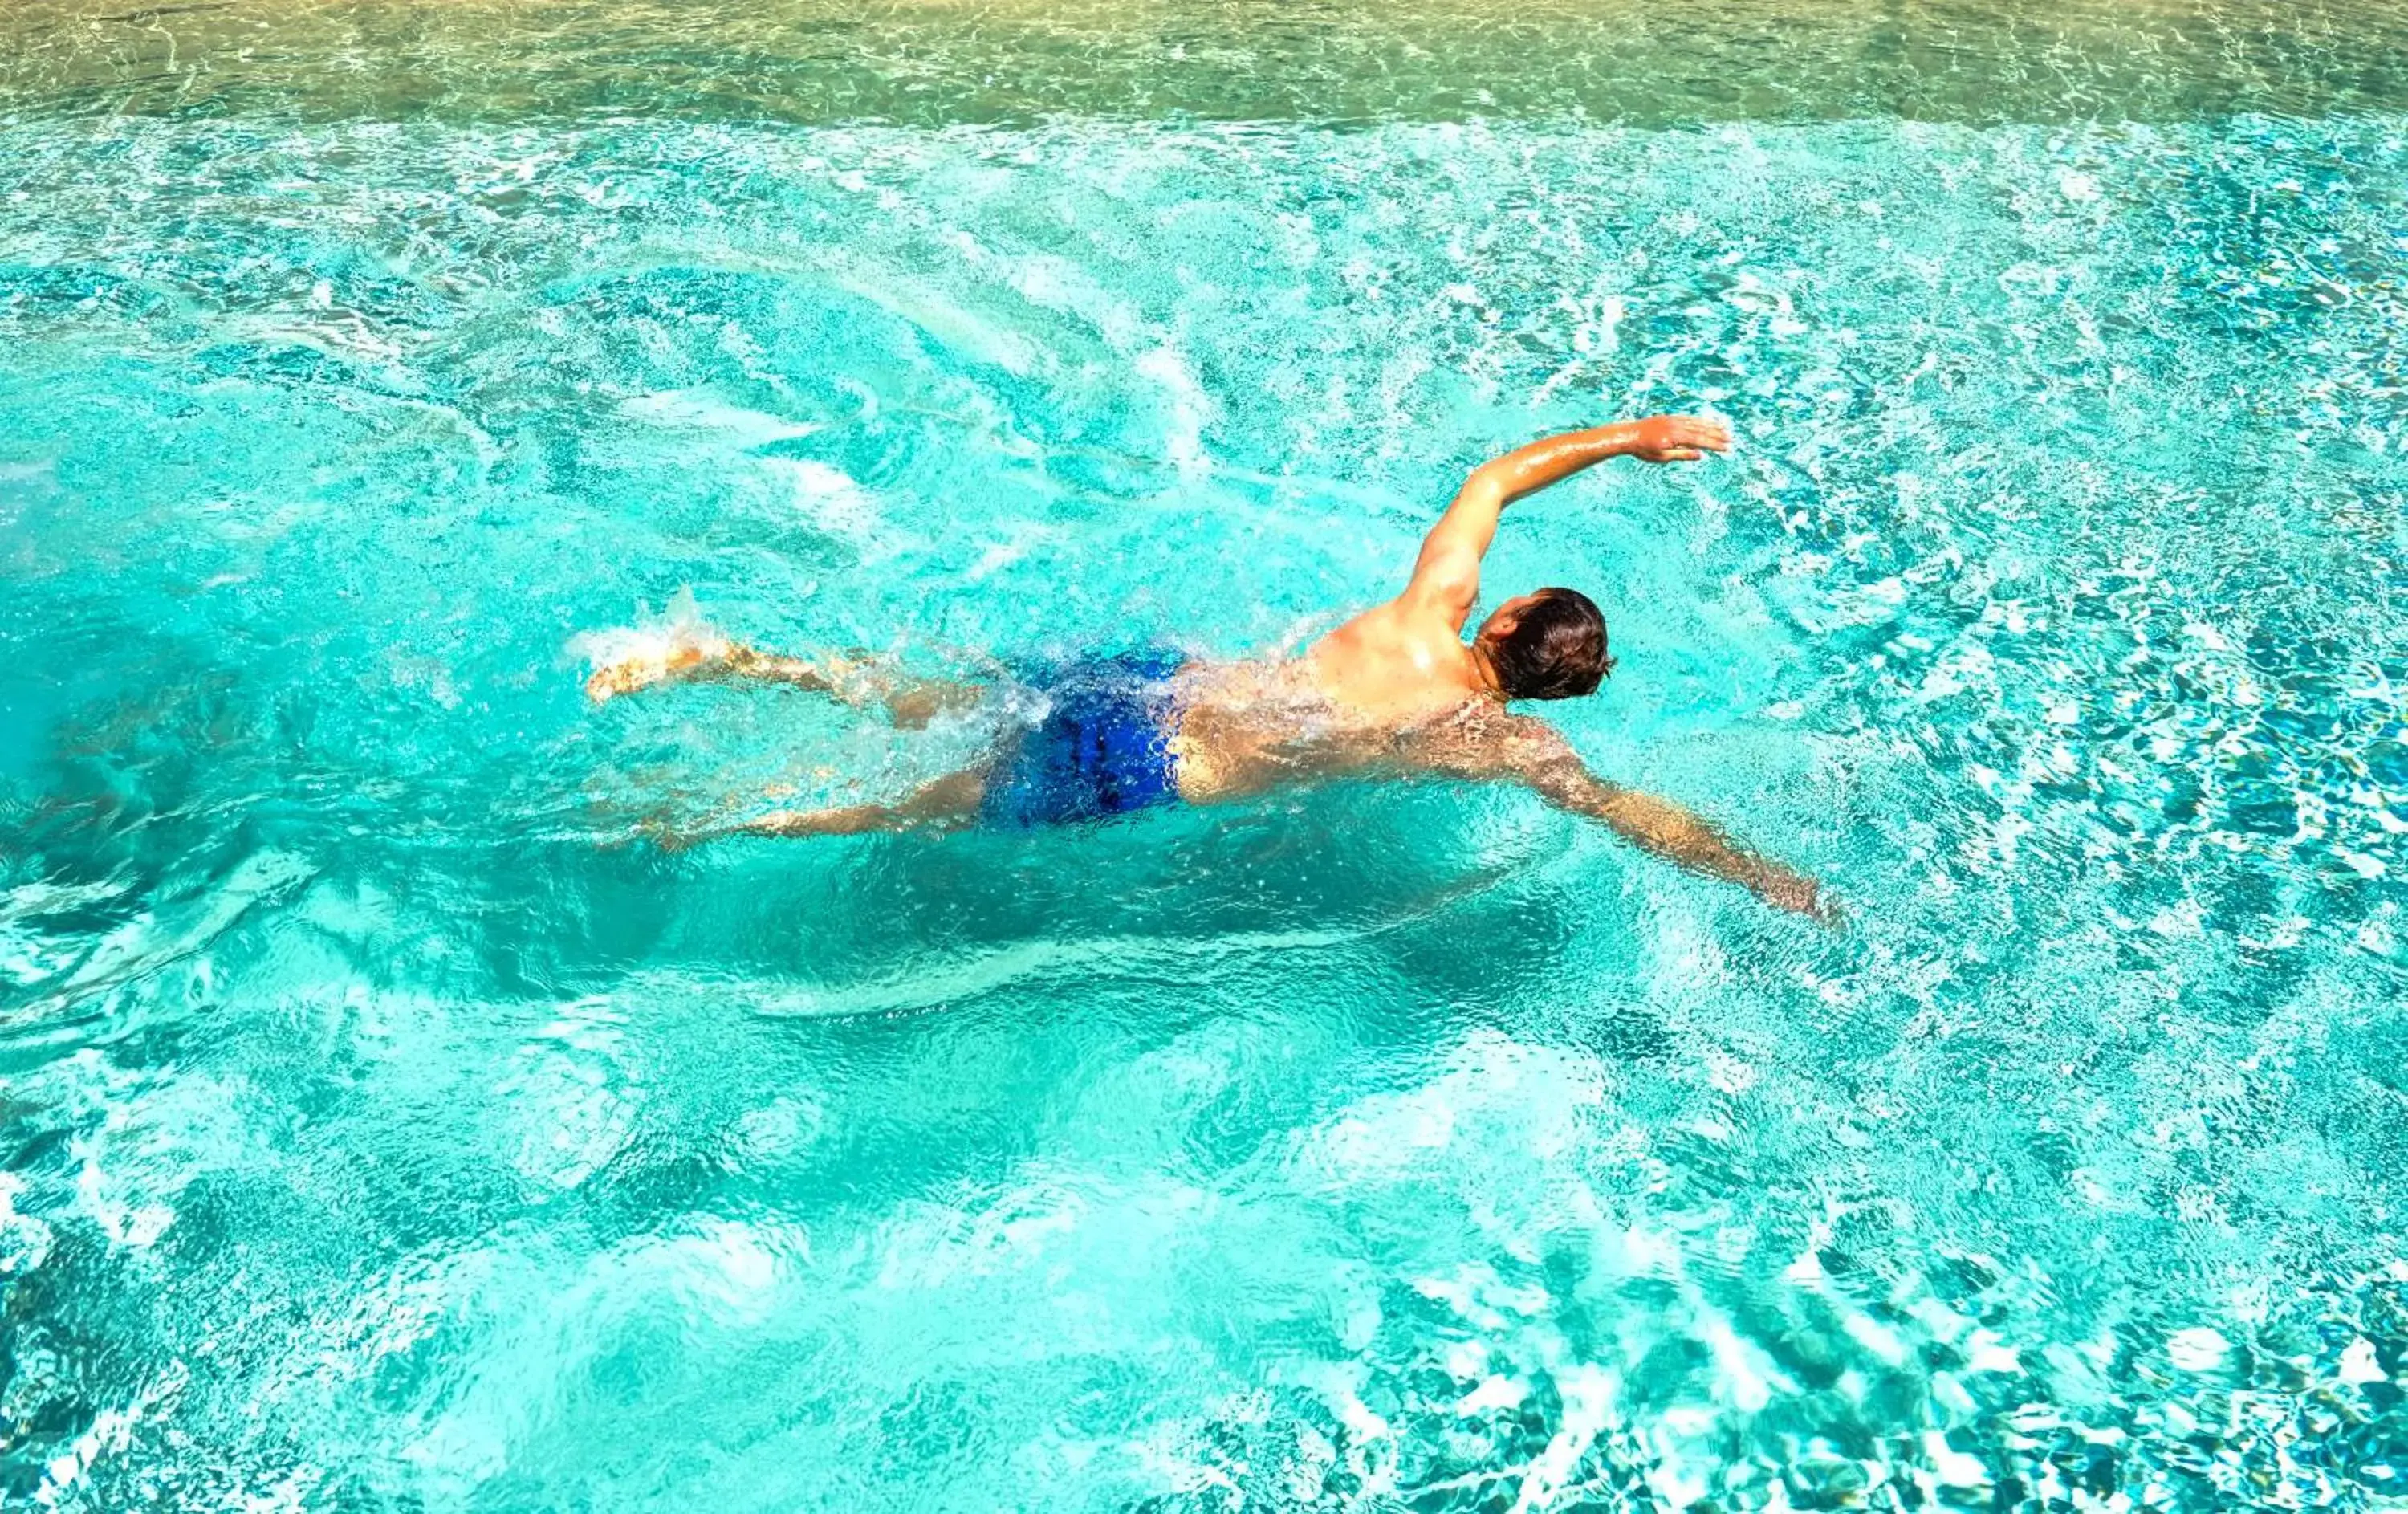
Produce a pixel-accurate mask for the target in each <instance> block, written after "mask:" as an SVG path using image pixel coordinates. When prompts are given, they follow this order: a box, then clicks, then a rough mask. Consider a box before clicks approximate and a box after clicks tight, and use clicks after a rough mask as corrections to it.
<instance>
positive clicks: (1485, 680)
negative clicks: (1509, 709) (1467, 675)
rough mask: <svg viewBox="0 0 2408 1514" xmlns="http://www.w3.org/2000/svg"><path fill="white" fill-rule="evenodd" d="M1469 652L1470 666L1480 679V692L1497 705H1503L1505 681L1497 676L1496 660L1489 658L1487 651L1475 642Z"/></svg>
mask: <svg viewBox="0 0 2408 1514" xmlns="http://www.w3.org/2000/svg"><path fill="white" fill-rule="evenodd" d="M1470 650H1471V666H1472V669H1473V670H1474V671H1475V672H1476V673H1477V674H1478V675H1479V678H1480V692H1481V693H1483V694H1485V695H1487V696H1488V697H1489V698H1490V699H1495V700H1496V701H1497V702H1498V703H1499V704H1502V703H1504V702H1505V681H1504V680H1503V679H1502V678H1499V677H1498V675H1497V663H1496V660H1495V659H1494V658H1492V657H1490V656H1489V655H1488V649H1487V648H1486V647H1484V646H1482V645H1481V644H1480V643H1479V642H1472V643H1471V648H1470Z"/></svg>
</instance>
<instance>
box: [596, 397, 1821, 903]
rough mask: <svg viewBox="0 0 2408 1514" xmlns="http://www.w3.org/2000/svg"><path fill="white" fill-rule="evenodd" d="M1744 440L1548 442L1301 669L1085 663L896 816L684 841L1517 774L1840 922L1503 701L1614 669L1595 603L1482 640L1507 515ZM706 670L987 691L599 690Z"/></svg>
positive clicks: (923, 696) (909, 694)
mask: <svg viewBox="0 0 2408 1514" xmlns="http://www.w3.org/2000/svg"><path fill="white" fill-rule="evenodd" d="M1729 446H1730V431H1729V428H1728V427H1727V426H1725V425H1723V424H1722V423H1721V422H1719V421H1713V420H1705V419H1700V418H1698V417H1695V416H1687V415H1658V416H1653V417H1651V418H1649V419H1646V420H1642V421H1629V422H1625V423H1623V424H1620V425H1605V426H1598V427H1595V428H1593V429H1590V430H1586V431H1574V432H1570V433H1569V434H1566V435H1563V436H1557V437H1550V438H1548V439H1546V440H1542V441H1534V442H1532V443H1530V444H1529V445H1528V446H1527V447H1523V448H1520V449H1519V450H1517V451H1514V452H1511V453H1508V454H1505V455H1504V456H1502V457H1499V458H1498V459H1496V460H1495V461H1494V462H1490V463H1487V464H1484V465H1483V466H1482V467H1481V468H1479V469H1476V470H1475V471H1474V472H1473V473H1472V475H1471V476H1470V477H1469V479H1467V480H1465V481H1464V484H1463V488H1462V491H1461V492H1460V493H1458V494H1457V495H1456V496H1455V502H1454V503H1453V504H1452V505H1450V506H1448V507H1447V511H1446V513H1445V514H1444V515H1443V516H1441V518H1440V520H1439V523H1438V525H1437V526H1436V527H1434V528H1433V529H1432V530H1431V531H1430V533H1429V536H1428V538H1427V539H1426V541H1423V543H1422V550H1421V555H1420V556H1419V557H1418V558H1416V559H1415V560H1414V563H1413V574H1412V581H1411V582H1409V583H1408V584H1406V585H1405V590H1404V592H1403V593H1402V594H1399V595H1398V596H1397V597H1396V598H1393V599H1391V600H1389V601H1388V602H1387V603H1385V604H1383V605H1379V606H1377V607H1375V608H1373V609H1370V610H1367V611H1365V612H1363V613H1361V614H1358V615H1356V616H1355V618H1354V619H1352V620H1349V621H1348V622H1346V623H1345V624H1344V625H1342V626H1340V627H1338V628H1337V629H1336V630H1334V631H1332V632H1330V633H1329V634H1328V635H1327V636H1325V637H1323V638H1322V639H1321V640H1320V641H1318V642H1314V643H1313V644H1312V646H1311V647H1310V648H1308V649H1307V650H1306V651H1305V653H1304V654H1303V656H1298V657H1294V658H1288V659H1279V660H1262V661H1245V662H1210V661H1204V660H1201V659H1196V658H1189V657H1185V656H1181V655H1179V654H1176V653H1142V654H1125V655H1121V656H1106V657H1097V658H1091V659H1086V660H1082V661H1079V662H1074V663H1071V664H1068V665H1067V666H1063V667H1058V668H1055V669H1053V670H1050V671H1048V672H1047V673H1045V674H1043V675H1042V676H1040V677H1039V678H1038V679H1037V680H1035V682H1036V683H1037V684H1038V685H1039V692H1040V693H1042V694H1043V695H1044V697H1045V709H1044V714H1042V716H1041V717H1040V718H1039V719H1038V720H1037V721H1036V722H1035V723H1034V724H1029V725H1024V726H1023V727H1022V728H1019V729H1017V730H1015V731H1014V732H1013V733H1012V734H1011V737H1010V738H1009V739H1007V741H1006V742H1005V743H1003V744H1002V745H1001V746H1000V747H999V748H998V749H997V750H996V752H995V753H994V754H992V756H991V757H989V758H988V759H987V760H986V761H984V762H982V763H981V764H979V765H978V766H975V767H971V768H966V769H963V770H962V771H958V772H953V773H949V774H947V775H946V776H944V777H941V778H939V779H937V780H936V781H934V782H933V783H929V784H926V785H925V786H922V787H920V788H919V789H917V790H915V791H914V792H912V793H911V794H910V795H908V796H906V797H905V798H903V799H901V800H897V801H896V802H894V803H889V804H853V805H845V806H841V807H839V808H832V809H820V810H781V811H777V812H774V813H771V814H768V815H757V816H754V817H753V818H751V819H747V820H743V821H738V822H733V823H729V824H726V825H723V826H719V827H716V828H714V829H708V830H704V831H700V832H688V833H684V834H678V835H670V836H667V837H665V838H664V839H666V840H668V841H670V842H672V843H687V842H693V841H698V840H707V839H710V837H712V836H718V835H733V834H742V833H750V834H755V835H769V836H823V835H851V834H855V833H859V832H862V831H871V830H902V829H916V828H931V829H933V828H940V827H948V826H962V825H968V824H971V823H973V822H977V821H985V822H987V823H990V824H996V825H1005V826H1036V825H1053V824H1061V823H1066V822H1070V821H1079V820H1091V819H1097V818H1099V817H1101V816H1104V815H1119V814H1125V813H1126V812H1128V811H1132V810H1140V809H1145V808H1147V807H1149V806H1152V805H1156V804H1169V803H1187V804H1217V803H1223V802H1226V801H1228V800H1241V799H1246V798H1249V797H1251V796H1254V795H1258V794H1261V793H1264V792H1266V791H1268V790H1269V789H1272V788H1276V787H1280V786H1284V785H1289V784H1295V783H1300V782H1311V781H1314V780H1319V779H1330V778H1340V777H1377V776H1386V777H1404V776H1412V775H1438V776H1442V777H1448V778H1455V779H1460V780H1465V781H1469V782H1475V783H1480V782H1498V781H1503V782H1511V783H1519V784H1522V785H1525V786H1527V787H1529V788H1531V789H1533V790H1535V791H1536V792H1537V793H1538V794H1539V796H1540V797H1541V798H1542V799H1544V800H1547V801H1548V802H1549V803H1551V804H1554V805H1555V806H1557V807H1558V808H1561V809H1565V810H1569V811H1570V812H1571V813H1573V814H1575V815H1586V816H1588V817H1589V818H1591V819H1594V820H1600V821H1603V822H1604V823H1605V824H1606V825H1607V826H1609V827H1611V828H1613V830H1614V831H1615V832H1616V833H1617V834H1619V835H1621V836H1622V837H1623V838H1624V839H1626V840H1627V841H1629V842H1631V843H1633V844H1636V845H1638V846H1640V847H1641V848H1643V849H1645V850H1647V851H1649V852H1652V853H1654V854H1656V856H1658V857H1662V858H1669V859H1670V860H1671V861H1674V862H1677V863H1679V864H1680V865H1681V866H1683V867H1685V868H1688V869H1690V870H1692V871H1694V872H1701V873H1705V874H1707V875H1708V876H1711V877H1715V878H1721V879H1724V880H1726V881H1727V882H1730V883H1735V884H1738V885H1740V886H1741V887H1745V888H1747V889H1749V890H1751V891H1752V892H1754V893H1755V894H1756V897H1758V898H1759V899H1762V900H1764V901H1766V902H1767V903H1770V904H1773V905H1776V906H1778V907H1780V908H1782V909H1787V910H1794V911H1797V912H1798V913H1799V914H1802V915H1808V916H1813V917H1815V918H1817V919H1820V920H1823V921H1825V922H1826V923H1831V922H1833V921H1835V920H1836V918H1837V913H1836V911H1835V910H1833V909H1832V908H1831V906H1830V905H1829V903H1828V901H1826V900H1825V899H1824V898H1823V897H1822V894H1821V892H1820V890H1819V888H1818V887H1817V886H1816V884H1815V882H1814V880H1813V879H1812V878H1808V877H1805V876H1803V875H1802V874H1799V873H1798V872H1792V871H1790V870H1789V869H1787V868H1785V867H1783V866H1782V865H1781V864H1779V863H1777V862H1774V861H1771V860H1770V859H1768V858H1763V857H1759V856H1757V855H1756V853H1754V852H1751V851H1749V850H1747V849H1746V848H1744V847H1742V846H1740V845H1738V844H1735V843H1733V842H1732V841H1731V840H1730V839H1729V838H1727V837H1726V836H1725V835H1724V834H1723V833H1722V832H1721V831H1720V830H1718V829H1715V828H1714V827H1713V826H1712V825H1710V824H1708V823H1707V822H1706V821H1704V820H1702V819H1700V818H1699V817H1698V816H1697V815H1692V814H1690V813H1689V812H1688V811H1687V810H1684V809H1683V808H1681V807H1680V806H1679V805H1677V804H1673V803H1671V802H1670V801H1669V800H1660V799H1656V798H1654V797H1652V796H1649V795H1646V794H1641V793H1638V792H1635V791H1633V790H1631V789H1627V788H1622V787H1618V786H1615V785H1613V784H1610V783H1607V782H1606V781H1605V780H1603V779H1601V778H1598V776H1596V775H1595V774H1593V773H1591V772H1590V771H1588V770H1587V768H1586V767H1585V766H1584V765H1583V763H1582V762H1581V759H1580V757H1579V756H1578V754H1576V753H1574V752H1573V750H1572V748H1571V746H1570V743H1567V742H1566V741H1565V740H1564V739H1563V737H1562V736H1561V735H1559V734H1558V733H1557V732H1556V731H1555V728H1554V727H1552V726H1550V725H1548V724H1547V723H1546V722H1544V721H1541V720H1537V719H1533V718H1531V717H1529V716H1527V715H1519V714H1512V713H1510V712H1509V710H1508V708H1507V706H1508V705H1509V704H1510V703H1511V702H1512V701H1514V700H1518V699H1571V698H1575V697H1577V696H1580V695H1585V694H1592V693H1595V692H1596V691H1597V687H1598V683H1599V682H1600V681H1602V680H1603V679H1604V677H1605V676H1606V674H1607V673H1609V672H1611V671H1612V670H1613V658H1612V657H1611V656H1608V655H1607V653H1606V636H1605V617H1604V616H1603V615H1602V614H1600V613H1598V608H1597V606H1596V605H1595V604H1594V603H1592V602H1590V600H1589V599H1588V598H1587V597H1586V596H1584V595H1582V594H1579V593H1576V592H1574V591H1573V590H1570V589H1541V590H1539V591H1538V592H1537V593H1535V594H1526V595H1523V596H1521V597H1520V598H1513V599H1508V600H1506V601H1505V602H1504V603H1503V604H1501V605H1499V606H1498V607H1497V609H1496V611H1495V612H1494V613H1491V614H1490V615H1489V617H1488V618H1487V619H1486V620H1485V621H1484V622H1483V623H1482V624H1481V627H1480V629H1479V631H1478V633H1477V634H1476V635H1475V636H1474V637H1473V638H1472V640H1471V641H1470V642H1469V643H1468V644H1467V643H1466V642H1464V640H1463V625H1464V622H1465V620H1466V619H1468V618H1469V615H1470V613H1471V609H1472V605H1473V604H1474V602H1475V601H1477V600H1478V599H1479V598H1480V562H1481V559H1482V557H1484V555H1486V554H1487V551H1488V545H1489V543H1490V542H1491V541H1494V540H1495V539H1496V535H1497V523H1498V516H1499V515H1500V514H1501V513H1502V512H1503V511H1504V509H1505V507H1506V506H1507V505H1508V504H1511V503H1512V501H1514V500H1516V499H1519V498H1521V497H1523V496H1524V495H1527V494H1533V493H1536V492H1537V491H1539V490H1541V489H1543V488H1545V487H1547V485H1549V484H1551V483H1557V482H1559V481H1561V480H1563V479H1567V478H1570V476H1571V475H1572V474H1574V473H1577V472H1579V471H1581V470H1582V469H1585V468H1589V467H1592V466H1594V465H1595V464H1598V463H1601V462H1604V461H1605V460H1606V459H1607V458H1609V457H1637V458H1640V459H1641V460H1643V461H1646V462H1651V463H1670V462H1689V461H1695V460H1696V459H1698V458H1700V457H1703V456H1704V455H1705V454H1707V453H1708V452H1723V451H1726V450H1727V449H1728V447H1729ZM700 678H719V679H752V680H759V681H764V682H769V683H781V684H791V685H796V686H798V687H802V688H807V689H811V690H814V691H817V692H819V693H823V694H826V695H829V696H832V697H834V698H836V699H840V700H843V701H844V702H846V703H849V704H856V705H870V704H877V705H882V706H883V707H884V708H885V709H886V711H887V713H888V714H889V715H890V717H891V718H893V719H894V720H895V721H896V724H898V725H902V726H921V725H925V724H926V723H927V721H928V720H930V719H931V718H933V717H934V716H935V715H937V714H939V713H941V712H943V711H946V710H949V709H956V708H963V707H967V706H968V705H970V704H973V703H976V702H977V701H978V700H979V699H982V698H983V697H984V695H985V692H986V691H985V690H984V689H983V688H982V687H980V686H979V685H970V684H961V683H941V682H926V681H919V680H910V679H907V678H904V677H901V676H900V675H898V674H896V673H894V672H892V671H891V670H886V669H884V668H883V667H882V666H881V665H880V664H878V663H875V662H870V661H863V660H857V659H851V658H820V659H817V660H811V659H805V658H799V657H784V656H772V655H769V654H767V653H763V652H759V651H756V650H754V649H753V648H752V647H748V646H744V645H741V644H738V643H736V642H727V641H724V640H717V639H710V638H700V639H693V638H690V639H687V640H685V641H682V642H680V643H679V644H678V645H676V646H675V647H673V648H672V649H671V650H670V651H669V652H667V654H665V655H653V656H642V657H634V658H629V659H626V660H624V661H620V662H616V663H613V664H611V665H610V666H609V667H606V668H604V669H602V670H600V671H598V672H596V673H595V675H594V676H593V678H591V679H590V680H588V682H587V684H586V685H585V687H586V692H587V694H589V695H590V696H591V697H592V698H593V699H595V700H596V701H597V702H599V701H601V700H605V699H611V698H613V697H615V696H617V695H621V694H626V693H630V692H633V691H634V690H636V689H639V688H643V687H647V686H649V685H653V684H659V683H664V682H669V681H682V680H692V679H700Z"/></svg>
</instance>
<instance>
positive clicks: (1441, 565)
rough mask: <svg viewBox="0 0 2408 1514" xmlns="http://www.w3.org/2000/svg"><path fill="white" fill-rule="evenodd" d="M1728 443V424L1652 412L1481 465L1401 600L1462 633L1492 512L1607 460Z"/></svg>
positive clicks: (1692, 451) (1444, 518)
mask: <svg viewBox="0 0 2408 1514" xmlns="http://www.w3.org/2000/svg"><path fill="white" fill-rule="evenodd" d="M1729 446H1730V427H1728V426H1727V425H1724V424H1723V423H1722V422H1720V421H1715V420H1708V419H1705V418H1702V417H1699V416H1695V415H1653V416H1650V417H1648V418H1647V419H1646V420H1643V421H1623V422H1620V423H1618V424H1616V425H1600V426H1596V427H1593V428H1591V429H1589V430H1586V431H1570V432H1567V433H1565V434H1564V435H1562V436H1559V437H1549V438H1547V439H1546V440H1543V441H1533V442H1531V443H1530V444H1529V445H1528V446H1527V447H1518V448H1516V449H1514V450H1513V451H1512V452H1509V453H1507V454H1505V455H1504V456H1502V457H1499V458H1498V459H1497V460H1496V461H1494V462H1489V463H1483V464H1482V465H1481V466H1480V467H1479V468H1477V469H1473V470H1472V474H1471V477H1469V478H1468V479H1466V480H1464V482H1463V488H1462V490H1461V492H1460V493H1458V494H1456V495H1455V503H1453V504H1452V505H1449V506H1448V507H1447V510H1446V513H1445V514H1444V515H1441V517H1439V523H1438V525H1437V526H1434V527H1433V528H1432V529H1431V531H1430V534H1429V536H1428V537H1427V538H1426V540H1425V541H1423V542H1422V552H1421V555H1420V556H1419V557H1418V558H1416V559H1415V560H1414V562H1413V578H1412V583H1411V584H1408V585H1406V588H1405V592H1404V594H1403V595H1402V596H1401V598H1404V599H1407V600H1410V601H1413V602H1414V604H1415V606H1416V608H1420V609H1425V610H1427V611H1430V612H1432V613H1438V614H1441V615H1444V616H1445V617H1446V620H1447V624H1448V625H1450V626H1453V627H1455V629H1457V630H1461V629H1462V628H1463V623H1464V621H1465V619H1466V618H1467V617H1469V615H1470V613H1471V607H1472V605H1473V604H1474V603H1475V602H1477V601H1478V599H1479V598H1480V559H1481V558H1483V557H1484V556H1486V555H1487V554H1488V544H1489V543H1490V542H1491V541H1496V540H1497V517H1498V515H1500V514H1502V513H1503V512H1504V510H1505V507H1506V506H1507V505H1510V504H1512V502H1513V501H1514V500H1516V499H1519V498H1521V497H1523V496H1524V495H1526V494H1536V493H1537V492H1538V491H1539V490H1541V489H1543V488H1545V487H1546V486H1547V485H1548V484H1550V483H1558V482H1560V481H1561V480H1564V479H1568V478H1570V477H1571V476H1572V475H1573V474H1575V473H1577V472H1579V471H1580V470H1581V469H1584V468H1591V467H1594V466H1595V465H1597V464H1598V463H1601V462H1604V461H1605V460H1606V459H1607V458H1609V457H1640V458H1644V459H1645V460H1646V461H1648V462H1651V463H1671V462H1692V461H1695V460H1696V459H1698V458H1699V457H1703V456H1704V455H1705V454H1707V453H1708V452H1722V451H1725V450H1726V449H1727V448H1728V447H1729Z"/></svg>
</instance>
